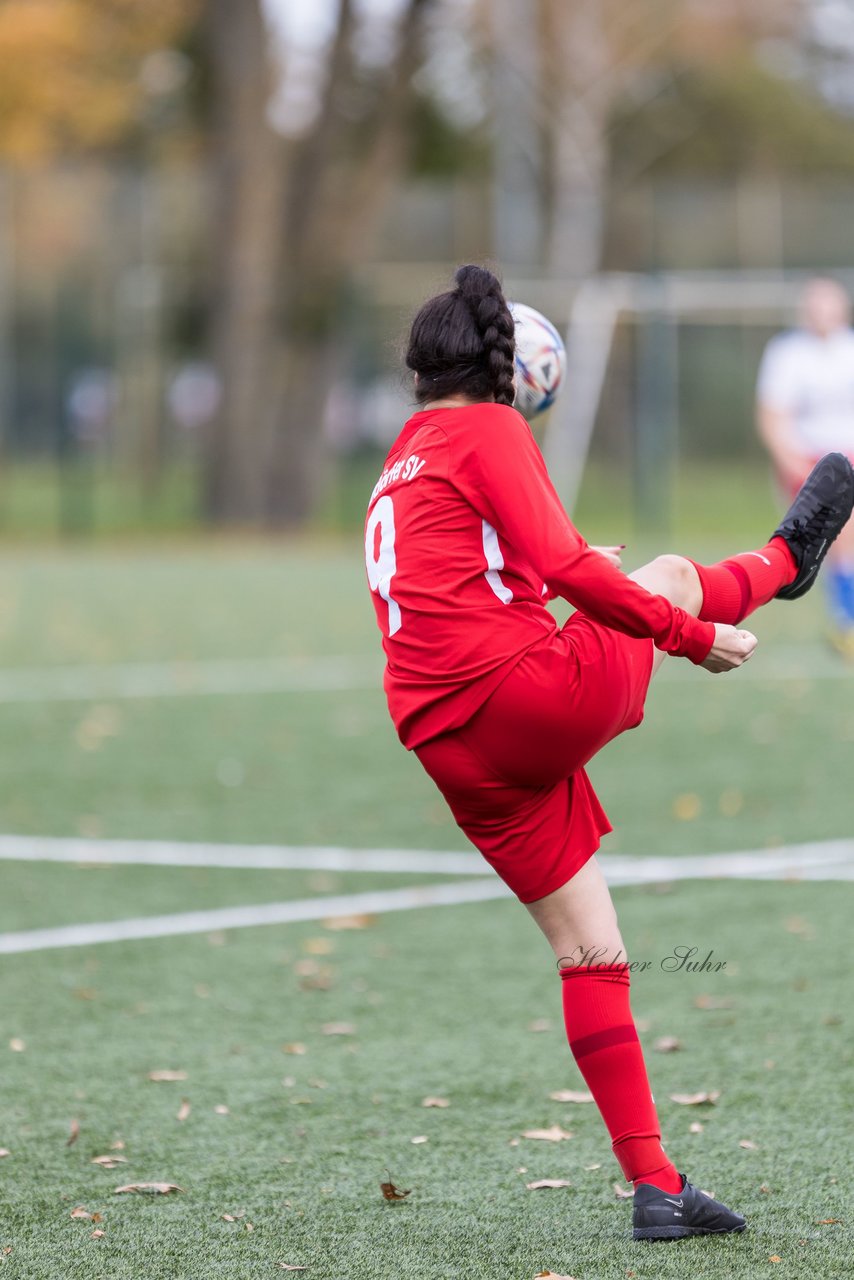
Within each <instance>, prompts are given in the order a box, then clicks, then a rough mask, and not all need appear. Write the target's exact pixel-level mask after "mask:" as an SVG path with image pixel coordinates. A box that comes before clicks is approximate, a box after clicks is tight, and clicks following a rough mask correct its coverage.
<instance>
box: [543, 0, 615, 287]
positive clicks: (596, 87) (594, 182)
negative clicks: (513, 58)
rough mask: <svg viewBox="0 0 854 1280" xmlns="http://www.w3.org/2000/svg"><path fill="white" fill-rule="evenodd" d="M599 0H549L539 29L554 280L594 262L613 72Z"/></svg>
mask: <svg viewBox="0 0 854 1280" xmlns="http://www.w3.org/2000/svg"><path fill="white" fill-rule="evenodd" d="M602 8H603V6H602V3H601V0H551V3H550V4H549V5H548V6H547V9H546V14H545V22H544V28H543V36H544V41H545V57H544V61H545V64H546V68H547V81H548V83H549V84H550V86H551V91H550V95H549V97H550V106H551V112H550V118H551V121H552V127H551V130H550V132H551V138H552V200H551V210H550V224H551V225H550V233H549V237H548V253H547V265H548V267H549V271H550V274H551V275H552V276H554V277H557V278H559V279H565V280H572V279H574V280H579V279H583V277H584V276H586V275H589V274H591V273H592V272H594V271H596V270H597V269H598V268H599V264H600V262H601V258H602V242H603V237H604V209H605V191H606V183H607V178H608V140H607V125H608V112H609V110H610V107H611V94H612V88H613V86H612V76H611V74H610V71H611V68H610V65H609V64H610V50H609V48H608V41H607V36H606V34H605V31H604V29H603V13H602Z"/></svg>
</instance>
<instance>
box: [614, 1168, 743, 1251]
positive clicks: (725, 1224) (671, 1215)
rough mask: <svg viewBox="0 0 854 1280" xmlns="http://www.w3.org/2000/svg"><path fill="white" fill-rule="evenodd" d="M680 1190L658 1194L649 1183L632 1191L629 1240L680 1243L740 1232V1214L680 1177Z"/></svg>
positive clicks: (643, 1183) (644, 1183)
mask: <svg viewBox="0 0 854 1280" xmlns="http://www.w3.org/2000/svg"><path fill="white" fill-rule="evenodd" d="M680 1177H681V1178H682V1190H681V1191H678V1192H672V1191H661V1190H659V1188H658V1187H654V1186H653V1185H652V1184H651V1183H649V1182H641V1183H639V1184H638V1186H637V1188H636V1189H635V1196H634V1209H633V1212H632V1239H633V1240H683V1239H684V1238H685V1237H686V1236H713V1235H722V1234H724V1233H725V1232H728V1231H743V1230H744V1228H745V1227H746V1226H747V1223H746V1222H745V1220H744V1218H742V1216H741V1214H739V1213H733V1211H732V1209H728V1208H727V1207H726V1205H725V1204H719V1203H718V1201H717V1200H713V1199H712V1197H711V1196H710V1195H709V1193H708V1191H700V1189H699V1188H698V1187H693V1186H692V1185H691V1183H690V1182H689V1181H688V1179H687V1178H686V1177H685V1175H684V1173H683V1174H680Z"/></svg>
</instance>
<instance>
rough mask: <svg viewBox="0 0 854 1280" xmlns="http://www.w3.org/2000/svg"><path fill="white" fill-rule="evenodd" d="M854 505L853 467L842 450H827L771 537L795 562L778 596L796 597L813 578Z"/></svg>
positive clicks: (803, 591)
mask: <svg viewBox="0 0 854 1280" xmlns="http://www.w3.org/2000/svg"><path fill="white" fill-rule="evenodd" d="M852 508H854V468H852V466H851V463H850V462H849V461H848V459H847V458H846V457H845V454H844V453H826V454H825V456H824V457H823V458H821V459H820V460H819V461H818V462H817V463H816V464H815V466H814V467H813V469H812V471H811V472H810V474H809V475H808V476H807V478H806V480H805V481H804V483H803V484H802V485H801V488H800V490H799V492H798V495H797V497H796V498H795V501H794V502H793V503H792V505H791V506H790V507H789V510H788V511H787V512H786V514H785V516H784V517H783V522H782V524H781V525H780V527H779V529H775V531H774V533H773V535H772V536H773V537H775V538H782V539H783V541H784V542H785V543H786V544H787V546H788V548H789V550H790V551H791V553H792V555H793V556H794V557H795V561H796V563H797V566H798V574H797V577H796V578H795V580H794V582H790V583H789V584H788V586H785V587H781V588H780V590H779V591H778V592H777V599H778V600H797V598H798V597H799V596H802V595H805V594H806V592H807V591H809V589H810V587H811V586H812V584H813V583H814V582H815V577H816V574H817V573H818V571H819V568H820V567H821V562H822V560H824V557H825V556H826V555H827V552H828V550H829V549H830V545H831V543H832V542H833V540H834V539H835V538H836V537H838V535H839V534H840V533H841V532H842V530H843V529H844V528H845V526H846V524H847V523H848V521H849V520H850V518H851V511H852Z"/></svg>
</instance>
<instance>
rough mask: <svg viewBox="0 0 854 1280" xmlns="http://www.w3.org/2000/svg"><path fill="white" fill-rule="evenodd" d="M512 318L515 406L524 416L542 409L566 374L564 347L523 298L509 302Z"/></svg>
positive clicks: (529, 415)
mask: <svg viewBox="0 0 854 1280" xmlns="http://www.w3.org/2000/svg"><path fill="white" fill-rule="evenodd" d="M509 305H510V311H511V312H512V315H513V319H514V320H515V321H516V399H515V401H514V402H513V403H514V406H515V408H517V409H518V410H519V412H520V413H521V414H523V415H524V416H525V417H526V418H535V417H536V416H537V415H538V414H540V413H544V412H545V411H546V409H548V408H549V407H550V406H551V405H552V404H554V401H555V398H556V397H557V394H558V392H559V391H560V389H561V386H562V384H563V380H564V378H565V376H566V348H565V347H564V345H563V341H562V339H561V336H560V334H559V333H558V331H557V329H556V328H555V327H554V325H553V324H552V322H551V321H550V320H547V319H546V317H545V316H544V315H543V314H542V313H541V312H539V311H536V310H535V309H534V308H533V307H529V306H526V305H525V303H523V302H511V303H510V304H509Z"/></svg>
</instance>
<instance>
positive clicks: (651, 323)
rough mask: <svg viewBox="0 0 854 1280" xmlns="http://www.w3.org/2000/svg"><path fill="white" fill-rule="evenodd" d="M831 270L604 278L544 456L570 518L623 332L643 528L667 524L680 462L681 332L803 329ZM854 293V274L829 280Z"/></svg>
mask: <svg viewBox="0 0 854 1280" xmlns="http://www.w3.org/2000/svg"><path fill="white" fill-rule="evenodd" d="M823 271H824V269H821V270H813V271H797V272H786V273H781V272H759V271H751V272H746V271H737V272H717V271H707V272H690V273H687V272H686V273H683V272H662V273H660V274H655V275H640V274H624V273H606V274H601V275H596V276H592V277H590V278H589V279H587V280H585V281H584V282H583V283H582V284H581V285H580V286H579V287H578V289H577V290H576V292H575V294H574V296H573V299H572V302H571V305H570V314H569V322H568V325H567V329H566V348H567V376H566V390H565V393H564V394H563V395H562V396H561V397H560V398H559V399H558V401H557V403H556V405H555V407H554V409H553V410H552V420H551V422H550V423H549V428H548V432H547V434H546V438H545V442H544V453H545V456H546V461H547V463H548V466H549V470H550V472H551V475H552V478H553V480H554V483H555V487H556V488H557V490H558V492H559V493H560V496H561V498H562V500H563V502H564V505H565V506H566V507H567V509H568V510H570V511H572V510H573V508H574V505H575V502H576V499H577V497H578V493H579V489H580V487H581V483H582V480H583V477H584V472H585V468H586V466H587V460H588V457H589V454H590V448H591V443H592V440H593V435H594V431H595V427H596V420H597V415H598V412H599V408H600V403H601V400H602V395H603V391H604V388H605V384H606V379H607V377H608V367H609V362H610V359H611V354H612V350H613V347H614V340H615V335H616V332H617V327H618V325H619V324H620V323H621V322H622V321H625V320H629V321H631V322H633V323H634V327H635V331H636V358H635V369H636V375H635V378H636V386H635V414H634V424H633V443H634V476H633V481H634V490H635V505H636V514H637V518H638V521H639V523H640V524H641V525H642V526H646V527H648V528H654V527H659V528H660V527H661V525H662V524H666V521H667V513H668V511H669V507H670V500H671V491H672V483H673V480H672V476H673V467H674V465H675V459H676V456H677V453H678V412H679V405H678V398H679V397H678V390H679V364H680V356H679V331H680V327H681V326H683V325H690V324H700V325H705V326H708V325H745V324H755V325H759V324H761V325H767V326H769V327H779V328H781V329H782V328H787V327H789V326H791V325H792V324H794V323H796V321H797V309H798V300H799V297H800V294H801V290H802V289H803V286H804V284H805V283H806V281H807V280H809V279H810V278H811V277H812V276H814V275H816V274H822V273H823ZM827 274H829V275H832V276H833V277H834V279H838V280H839V281H840V283H842V284H843V285H845V287H846V288H848V289H849V291H850V292H854V269H845V270H837V269H833V270H829V271H827Z"/></svg>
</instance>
